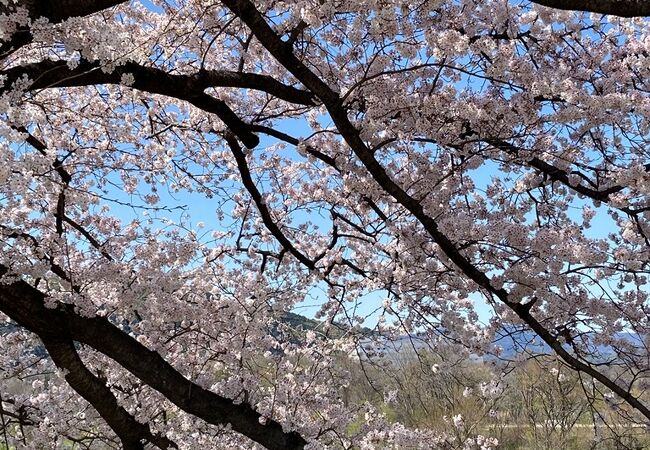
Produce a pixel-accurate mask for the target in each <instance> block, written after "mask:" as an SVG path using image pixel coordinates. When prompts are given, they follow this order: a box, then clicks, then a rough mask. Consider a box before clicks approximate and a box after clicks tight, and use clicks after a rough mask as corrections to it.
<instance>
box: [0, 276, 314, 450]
mask: <svg viewBox="0 0 650 450" xmlns="http://www.w3.org/2000/svg"><path fill="white" fill-rule="evenodd" d="M6 272H7V268H6V267H3V266H1V265H0V276H1V275H2V274H4V273H6ZM44 300H45V295H44V294H43V293H41V292H40V291H39V290H37V289H36V288H34V287H33V286H31V285H29V284H28V283H26V282H25V281H22V280H21V281H15V282H12V283H11V284H0V311H2V312H3V313H4V314H6V315H7V316H9V317H10V318H12V319H13V320H14V321H15V322H17V323H18V324H20V325H21V326H22V327H24V328H26V329H28V330H30V331H32V332H34V333H36V334H38V335H39V336H41V338H42V339H44V340H46V341H47V340H48V339H54V340H57V339H58V340H61V339H64V340H72V341H77V342H81V343H84V344H86V345H89V346H90V347H92V348H94V349H96V350H97V351H99V352H101V353H103V354H105V355H106V356H108V357H109V358H112V359H113V360H115V361H116V362H117V363H119V364H120V365H121V366H122V367H124V368H125V369H127V370H128V371H129V372H131V373H132V374H133V375H135V376H136V377H138V378H139V379H140V380H142V381H143V382H144V383H146V384H148V385H149V386H151V387H152V388H153V389H155V390H157V391H158V392H160V393H161V394H163V395H164V396H165V397H166V398H167V399H169V401H171V402H172V403H174V404H175V405H176V406H178V407H179V408H181V409H182V410H184V411H185V412H187V413H189V414H193V415H195V416H197V417H199V418H201V419H203V420H205V421H206V422H208V423H210V424H213V425H221V426H225V425H227V424H231V426H232V429H233V430H234V431H236V432H238V433H241V434H243V435H244V436H247V437H248V438H250V439H251V440H253V441H256V442H258V443H260V444H261V445H263V446H265V447H267V448H269V449H271V450H281V449H282V450H284V449H302V448H303V447H304V446H305V445H306V441H305V440H304V439H303V438H302V437H301V436H300V435H299V434H298V433H296V432H285V431H283V429H282V426H281V425H280V424H279V423H278V422H276V421H274V420H270V419H269V420H268V421H267V422H266V425H262V424H260V418H261V416H260V414H259V413H257V412H256V411H255V410H254V409H253V408H251V407H250V406H249V405H246V404H234V403H233V401H232V400H230V399H227V398H225V397H221V396H220V395H217V394H215V393H214V392H211V391H209V390H207V389H204V388H202V387H201V386H199V385H197V384H195V383H193V382H191V381H190V380H188V379H187V378H185V377H184V376H183V375H182V374H180V373H179V372H178V371H176V369H174V368H173V367H172V366H171V365H170V364H169V363H168V362H166V361H165V360H164V359H163V358H162V357H161V356H160V355H159V354H158V353H156V352H155V351H151V350H149V349H147V348H146V347H144V346H143V345H142V344H140V343H139V342H138V341H137V340H135V339H134V338H133V337H131V336H129V335H128V334H126V333H125V332H123V331H122V330H120V329H119V328H117V327H115V326H114V325H112V324H111V323H110V322H109V321H108V320H107V319H106V318H102V317H90V318H88V317H82V316H80V315H79V314H77V313H75V312H74V307H73V306H72V305H59V306H58V307H57V308H56V309H49V308H46V307H45V303H44Z"/></svg>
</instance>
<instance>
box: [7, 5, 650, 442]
mask: <svg viewBox="0 0 650 450" xmlns="http://www.w3.org/2000/svg"><path fill="white" fill-rule="evenodd" d="M538 3H539V4H542V5H546V6H552V7H562V8H563V9H567V8H569V9H573V10H576V11H571V10H570V11H564V10H556V9H549V8H547V7H545V6H539V5H536V4H534V3H533V4H531V3H528V2H506V1H503V0H498V1H497V0H495V1H481V2H478V1H472V0H458V1H440V0H437V1H427V2H412V3H411V2H401V1H399V2H397V1H391V0H387V1H382V2H376V1H375V0H372V1H371V0H367V1H354V2H346V1H307V0H305V1H298V2H277V1H273V2H271V1H257V2H254V3H253V2H251V1H249V0H223V1H220V2H219V1H214V2H212V1H194V0H183V1H179V2H157V3H149V2H146V3H142V4H141V3H137V2H133V3H129V2H122V1H110V0H105V1H104V0H97V1H86V2H81V1H75V0H65V1H64V0H60V1H45V2H36V1H4V2H2V3H1V4H0V14H1V16H0V26H1V28H0V30H1V35H0V38H1V39H2V43H1V44H0V58H1V65H0V83H1V87H0V111H3V112H2V114H0V117H1V118H2V120H1V121H0V136H1V137H2V138H1V140H0V157H1V158H2V161H3V164H2V166H1V167H0V208H2V214H1V215H0V217H1V223H0V233H1V235H0V236H1V239H2V252H0V276H1V277H2V281H1V284H0V311H2V313H4V315H5V316H6V317H7V319H9V320H11V322H10V325H9V326H8V327H6V333H4V334H3V336H2V338H1V340H0V345H1V346H2V348H3V350H6V351H4V352H3V353H2V355H1V356H0V367H2V368H3V372H2V374H3V375H2V376H3V379H4V380H12V383H13V382H16V380H18V381H20V382H21V383H23V384H24V385H25V386H24V389H13V388H12V391H11V392H8V389H5V388H3V390H2V408H0V412H1V414H0V418H1V419H2V430H3V433H4V434H3V439H4V440H5V444H6V445H7V446H9V445H11V443H12V442H13V443H15V442H20V445H22V446H32V447H35V448H38V447H42V446H44V445H46V444H47V445H52V442H54V443H55V444H56V445H60V446H65V445H70V444H71V443H76V444H77V445H80V446H83V445H85V446H97V445H105V446H106V445H108V446H122V447H124V448H134V449H135V448H143V447H144V445H145V444H146V443H150V444H153V445H155V446H157V447H159V448H170V447H175V446H177V447H184V448H200V447H201V446H203V447H206V446H207V447H209V446H214V445H221V446H223V447H226V448H232V447H233V446H237V445H241V446H245V447H246V446H250V445H251V444H250V441H248V440H246V439H251V440H253V441H255V442H257V443H258V444H259V445H262V446H265V447H267V448H271V449H273V448H302V447H304V446H305V445H306V444H307V443H311V444H313V445H314V446H316V447H319V446H330V447H343V448H351V447H353V446H361V447H363V446H366V447H371V446H373V445H384V446H385V445H396V446H423V447H426V448H430V447H432V446H435V445H446V443H448V436H446V435H445V434H444V433H442V434H441V433H437V432H433V431H432V432H428V431H415V430H410V429H407V428H405V427H404V426H402V425H400V424H388V423H387V422H386V419H385V418H384V417H382V415H381V414H379V412H378V411H376V410H375V409H373V408H370V407H368V406H367V405H357V404H346V403H345V401H343V399H342V398H341V395H340V394H341V393H340V390H339V389H338V388H337V385H338V384H340V383H341V382H344V380H345V379H346V378H347V373H346V371H345V369H344V368H343V367H342V365H337V364H336V361H337V359H338V358H340V356H341V355H342V354H343V355H348V356H349V357H351V358H357V357H358V358H360V360H361V361H363V360H364V355H363V353H364V350H363V347H362V346H360V345H359V339H358V338H357V337H356V335H357V333H356V331H358V330H359V329H360V328H361V327H362V326H363V325H365V324H366V319H367V318H368V317H371V316H372V317H373V318H374V319H377V318H378V323H377V324H376V326H374V323H373V326H374V331H375V334H374V335H373V336H382V338H383V339H392V338H396V337H399V336H404V335H408V336H413V335H415V334H417V335H418V337H419V339H421V340H423V341H425V342H427V344H428V345H431V346H435V345H436V342H437V341H441V340H444V341H448V342H453V343H456V344H458V345H457V347H456V348H457V352H461V350H460V349H461V348H462V352H464V354H465V355H470V354H480V353H497V354H498V352H499V350H498V348H496V347H495V345H494V342H495V339H497V338H498V337H499V336H500V335H501V334H502V333H503V332H504V330H509V329H510V327H512V326H515V327H521V328H522V329H523V330H527V331H528V332H532V333H533V334H534V335H535V336H536V338H537V339H538V341H540V342H541V344H543V346H542V347H543V350H541V351H542V352H546V351H547V350H549V351H552V352H553V353H555V354H556V355H557V357H558V358H559V359H560V360H561V361H562V363H563V364H564V365H565V366H566V368H567V369H571V370H573V371H575V372H577V373H579V374H580V376H581V377H583V379H584V380H587V381H585V382H588V383H590V384H589V386H594V387H593V389H596V390H598V391H606V392H605V393H606V394H607V395H609V394H610V393H611V394H612V395H613V398H615V399H616V401H617V402H620V403H621V404H622V406H621V407H620V408H619V409H620V411H621V413H622V414H624V415H625V417H626V420H627V421H628V422H629V423H630V424H635V423H638V424H646V423H647V421H648V420H650V409H649V406H648V402H647V399H646V398H645V397H646V393H645V391H646V387H647V386H646V383H647V372H648V369H649V358H650V354H649V353H648V351H647V348H646V346H645V345H644V344H643V343H644V342H646V338H647V334H648V326H649V324H648V314H647V307H648V304H647V300H648V298H647V297H648V293H647V289H646V283H647V275H648V260H649V258H648V256H649V255H648V254H649V250H650V240H649V237H648V233H649V225H648V214H649V211H650V205H649V203H648V192H649V189H650V174H648V168H649V167H650V165H649V164H650V163H649V162H648V151H647V143H648V138H649V136H648V134H649V130H650V128H649V123H650V122H649V121H648V115H649V114H650V107H649V106H648V105H649V104H650V103H649V98H648V92H649V87H648V80H649V79H650V78H649V77H648V75H649V72H650V64H649V63H648V61H650V59H649V58H650V56H649V49H648V45H650V44H649V43H650V39H649V38H648V30H649V28H648V24H647V21H646V19H644V18H643V17H637V16H644V15H646V14H647V13H648V11H647V8H648V7H647V5H646V2H642V1H638V0H627V1H625V0H617V1H614V0H609V1H607V0H600V1H582V0H576V1H572V2H561V5H560V4H559V2H554V1H543V2H542V1H540V2H538ZM580 11H586V12H585V13H582V12H580ZM589 12H593V13H605V14H619V15H621V16H625V17H631V19H622V18H619V17H614V16H601V15H598V14H589ZM635 17H636V18H635ZM186 202H187V203H189V204H191V205H189V206H188V207H187V208H185V207H184V206H185V203H186ZM199 202H201V203H199ZM192 205H193V206H194V207H192ZM207 205H209V206H207ZM207 208H210V209H211V210H214V211H216V215H215V216H212V215H210V216H209V219H210V220H209V222H208V224H207V225H208V226H207V227H205V224H204V223H199V222H197V220H196V219H193V218H192V216H191V214H190V213H192V210H194V212H193V213H194V214H195V216H196V215H201V214H204V210H205V209H207ZM197 210H198V212H197ZM481 300H483V301H484V302H485V305H486V306H485V307H482V306H481V307H479V303H480V302H481ZM309 301H316V302H318V303H319V304H320V305H321V307H320V310H319V311H318V314H317V316H318V317H319V318H321V319H323V324H324V325H323V328H322V329H321V330H319V332H318V333H316V332H312V333H309V334H308V335H307V336H305V339H304V340H303V339H300V340H296V339H291V338H290V333H289V332H288V331H287V330H285V328H284V325H282V324H281V323H278V322H279V321H278V318H279V317H281V316H282V314H285V313H286V312H287V311H289V310H291V309H292V308H294V307H296V306H297V305H299V304H304V303H305V302H309ZM488 309H489V313H488V312H486V310H488ZM479 313H482V314H484V315H488V316H489V317H488V318H487V319H486V320H485V322H486V323H483V324H481V322H480V321H479ZM341 323H344V326H342V327H341V326H340V324H341ZM16 324H17V327H16V326H15V325H16ZM337 328H338V329H337ZM341 328H342V330H341ZM319 334H320V335H323V336H319ZM382 345H383V344H382ZM539 348H540V347H539V343H538V345H537V346H530V347H529V348H528V349H527V350H528V351H529V352H537V351H540V350H539ZM535 349H537V350H535ZM458 354H459V355H462V354H463V353H458ZM52 362H53V363H54V365H55V366H56V367H57V368H58V369H57V370H56V371H53V366H52ZM53 372H54V373H53ZM25 392H27V393H25ZM81 399H83V400H81ZM86 402H88V403H86ZM88 404H90V405H92V407H93V409H89V408H88ZM98 416H99V417H101V419H102V420H99V417H98ZM360 417H362V418H363V420H361V421H359V418H360ZM9 422H11V424H9ZM37 423H38V432H36V431H35V430H32V431H29V428H30V427H32V428H33V427H34V426H36V424H37ZM455 426H456V428H459V426H458V424H455ZM464 439H465V438H464ZM215 442H219V444H214V443H215ZM463 445H467V446H471V445H474V446H484V447H486V446H490V445H492V444H491V441H489V440H487V439H485V438H483V437H482V436H477V437H475V438H474V437H467V441H466V444H463Z"/></svg>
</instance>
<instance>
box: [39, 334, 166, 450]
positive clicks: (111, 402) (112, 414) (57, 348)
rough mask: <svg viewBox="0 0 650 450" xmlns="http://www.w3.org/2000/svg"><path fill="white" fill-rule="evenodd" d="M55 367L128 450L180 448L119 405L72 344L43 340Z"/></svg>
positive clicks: (68, 341)
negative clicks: (147, 446)
mask: <svg viewBox="0 0 650 450" xmlns="http://www.w3.org/2000/svg"><path fill="white" fill-rule="evenodd" d="M41 340H42V341H43V344H44V345H45V348H46V349H47V352H48V353H49V354H50V357H51V358H52V360H53V361H54V364H56V365H57V367H59V368H61V369H65V370H66V375H65V380H66V381H67V382H68V384H69V385H70V386H71V387H72V388H73V389H74V390H75V391H77V393H79V395H81V396H82V397H83V398H85V399H86V400H87V401H88V402H89V403H90V404H91V405H92V406H93V407H94V408H95V409H96V410H97V412H98V413H99V415H101V416H102V418H103V419H104V420H105V421H106V423H107V424H108V425H109V426H110V427H111V428H112V429H113V431H114V432H115V434H116V435H117V436H118V437H119V438H120V440H121V441H122V445H123V448H124V449H127V450H129V449H133V450H144V448H145V447H144V444H143V443H144V442H150V443H152V444H154V445H156V446H157V447H158V448H161V449H168V448H171V447H174V448H178V446H177V445H176V444H175V443H173V442H172V441H170V440H169V439H167V438H166V437H164V436H160V435H154V434H153V433H152V432H151V430H150V429H149V426H147V425H145V424H142V423H140V422H138V421H137V420H135V418H134V417H133V416H131V414H129V413H128V411H126V410H125V409H124V408H123V407H121V406H120V405H119V404H118V403H117V399H116V398H115V396H114V395H113V393H112V392H111V390H110V389H109V388H108V387H107V386H106V385H105V384H104V383H103V382H102V380H100V379H99V378H98V377H97V376H95V375H94V374H93V373H92V372H91V371H90V370H88V368H87V367H86V366H85V365H84V363H83V361H81V358H79V354H78V353H77V350H76V349H75V348H74V344H73V343H72V341H70V340H63V339H56V338H51V337H49V336H47V335H45V336H44V337H42V338H41Z"/></svg>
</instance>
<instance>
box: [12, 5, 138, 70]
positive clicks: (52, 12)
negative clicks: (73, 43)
mask: <svg viewBox="0 0 650 450" xmlns="http://www.w3.org/2000/svg"><path fill="white" fill-rule="evenodd" d="M121 3H126V0H18V2H16V4H13V3H12V2H8V3H6V2H0V15H2V14H6V15H8V14H10V13H12V12H14V11H15V8H16V7H21V8H25V9H27V11H28V15H29V17H30V18H31V19H32V20H33V19H38V18H39V17H45V18H47V19H48V20H49V21H50V22H51V23H59V22H63V21H64V20H66V19H69V18H71V17H84V16H89V15H90V14H94V13H96V12H99V11H102V10H104V9H108V8H111V7H113V6H117V5H119V4H121ZM32 38H33V37H32V33H31V32H30V31H29V28H28V27H24V26H21V27H19V28H18V30H17V31H16V32H15V33H13V34H12V35H11V36H9V37H8V38H7V39H6V40H5V41H4V42H2V43H0V58H1V57H3V56H5V55H7V54H9V53H11V52H12V51H15V50H17V49H19V48H20V47H23V46H25V45H27V44H29V43H30V42H31V41H32Z"/></svg>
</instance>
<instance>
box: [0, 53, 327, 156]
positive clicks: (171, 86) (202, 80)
mask: <svg viewBox="0 0 650 450" xmlns="http://www.w3.org/2000/svg"><path fill="white" fill-rule="evenodd" d="M124 74H130V75H132V76H133V79H134V82H133V84H132V87H133V88H134V89H138V90H140V91H144V92H149V93H152V94H160V95H165V96H168V97H173V98H177V99H179V100H184V101H187V102H189V103H191V104H193V105H194V106H196V107H197V108H200V109H203V110H204V111H207V112H209V113H213V114H215V115H216V116H217V117H219V119H221V121H223V122H224V123H225V124H226V126H227V127H228V128H229V129H230V130H232V131H233V132H234V133H235V134H237V137H238V138H239V139H240V140H241V141H242V142H243V143H244V145H246V146H247V147H249V148H253V147H255V146H257V144H258V143H259V138H258V137H257V136H256V135H255V134H253V133H252V132H251V131H250V129H249V126H248V125H247V124H246V123H244V122H243V121H242V120H241V119H240V118H239V117H238V116H237V115H236V114H235V113H234V112H233V111H232V110H231V109H230V107H228V105H227V104H226V103H225V102H224V101H222V100H219V99H216V98H214V97H212V96H210V95H208V94H206V93H205V92H204V91H205V90H206V89H207V88H210V87H237V88H246V89H255V90H259V91H263V92H266V93H268V94H269V95H272V96H275V97H277V98H279V99H282V100H285V101H288V102H291V103H296V104H301V105H315V103H316V102H315V98H316V97H315V96H314V95H313V94H311V93H310V92H307V91H304V90H301V89H297V88H295V87H292V86H288V85H285V84H282V83H280V82H279V81H276V80H275V79H273V78H272V77H270V76H266V75H260V74H255V73H235V72H229V71H217V70H200V71H198V72H197V73H195V74H193V75H177V74H171V73H168V72H165V71H163V70H160V69H157V68H154V67H144V66H141V65H139V64H136V63H133V62H127V63H125V64H123V65H122V66H119V67H118V68H116V69H115V70H113V71H112V72H111V73H105V72H104V71H102V70H101V68H100V66H99V63H97V62H88V61H82V62H80V63H79V65H78V66H77V67H75V68H74V69H70V68H69V67H68V65H67V64H66V62H65V61H51V60H45V61H40V62H38V63H33V64H27V65H25V66H20V67H14V68H11V69H9V70H6V71H3V72H0V75H6V76H7V80H6V81H5V84H4V86H5V88H4V89H8V88H10V87H11V86H12V84H13V83H14V82H15V81H16V80H18V79H20V78H21V77H23V76H27V77H28V78H29V79H30V80H33V82H32V84H31V85H30V87H29V91H35V90H39V89H47V88H56V87H78V86H90V85H97V84H121V83H122V82H123V78H122V77H123V75H124ZM2 92H3V89H0V94H1V93H2Z"/></svg>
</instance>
